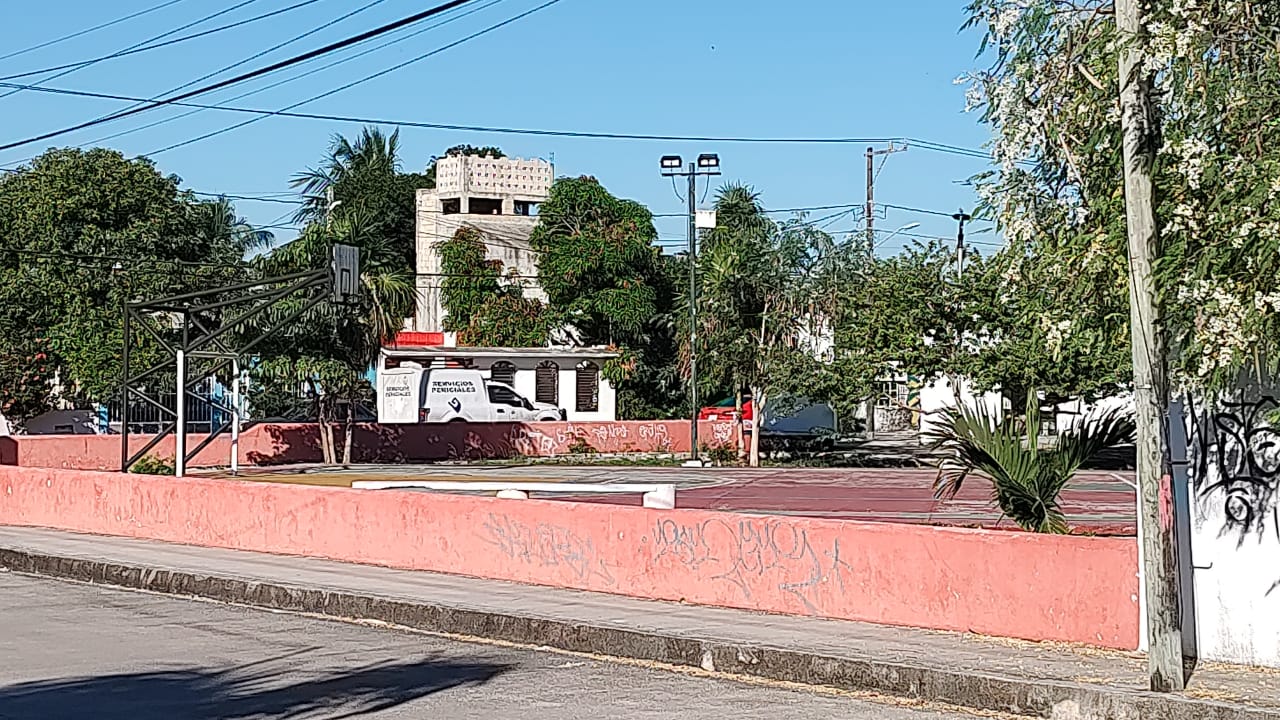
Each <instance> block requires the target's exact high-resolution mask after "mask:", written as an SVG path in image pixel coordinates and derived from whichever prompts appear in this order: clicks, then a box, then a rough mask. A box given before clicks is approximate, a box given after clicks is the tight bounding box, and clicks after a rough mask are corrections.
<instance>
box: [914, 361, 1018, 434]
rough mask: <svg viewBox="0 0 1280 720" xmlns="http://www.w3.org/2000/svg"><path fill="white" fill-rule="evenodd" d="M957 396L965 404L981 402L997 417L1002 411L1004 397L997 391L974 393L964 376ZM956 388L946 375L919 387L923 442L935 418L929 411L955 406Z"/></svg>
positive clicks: (971, 385)
mask: <svg viewBox="0 0 1280 720" xmlns="http://www.w3.org/2000/svg"><path fill="white" fill-rule="evenodd" d="M959 384H960V391H959V396H960V400H961V402H963V403H965V404H966V405H970V406H972V405H975V404H976V403H978V402H982V403H983V404H984V405H986V406H987V407H988V408H989V409H990V410H991V411H992V412H994V413H996V414H997V417H998V416H999V415H1000V414H1002V413H1003V412H1004V398H1003V397H1001V395H1000V393H998V392H986V393H982V394H981V395H975V394H974V392H973V384H972V383H971V382H969V381H968V380H965V379H964V378H961V379H960V381H959ZM956 395H957V393H956V390H955V389H954V388H953V387H952V384H951V379H950V378H948V377H940V378H938V379H936V380H933V381H931V382H929V383H926V384H925V386H924V387H922V388H920V439H921V442H925V440H926V434H927V433H928V432H929V431H930V430H932V429H933V427H934V425H935V423H936V422H937V420H936V418H935V417H934V416H933V415H931V413H936V412H937V411H939V410H942V409H943V408H949V407H955V406H956Z"/></svg>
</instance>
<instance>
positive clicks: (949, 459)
mask: <svg viewBox="0 0 1280 720" xmlns="http://www.w3.org/2000/svg"><path fill="white" fill-rule="evenodd" d="M936 417H937V424H936V425H935V427H934V428H933V429H932V430H930V431H929V432H928V433H927V435H926V437H927V439H929V440H930V441H931V444H932V446H933V449H934V450H936V451H941V452H942V453H943V454H944V456H945V457H944V459H943V460H942V462H941V463H940V464H939V466H938V477H937V479H936V480H935V482H934V493H935V495H936V496H937V497H940V498H943V497H945V498H952V497H955V495H956V493H958V492H960V487H961V485H962V484H963V483H964V480H965V478H966V477H968V475H969V473H971V472H976V473H978V474H980V475H983V476H984V477H986V478H988V479H989V480H991V485H992V499H993V500H994V501H995V503H996V504H997V505H998V506H999V507H1000V510H1001V512H1003V513H1004V514H1005V515H1007V516H1008V517H1009V518H1010V519H1011V520H1013V521H1014V522H1015V523H1017V524H1018V526H1019V527H1021V528H1023V529H1024V530H1030V531H1032V532H1040V533H1067V532H1068V531H1069V530H1070V528H1069V527H1068V526H1067V519H1066V516H1065V515H1064V514H1063V512H1062V507H1061V505H1060V504H1059V495H1060V494H1061V493H1062V489H1063V488H1064V487H1066V485H1067V483H1069V482H1071V479H1072V478H1074V477H1075V474H1076V473H1077V472H1078V471H1079V470H1080V468H1081V466H1083V465H1084V463H1085V462H1087V461H1089V460H1090V459H1091V458H1093V457H1094V456H1096V455H1098V454H1099V453H1100V452H1102V451H1104V450H1107V449H1110V448H1113V447H1115V446H1117V445H1121V444H1124V443H1131V442H1133V440H1134V433H1135V427H1134V423H1133V418H1132V417H1131V416H1130V414H1129V413H1128V412H1127V411H1122V410H1120V409H1112V410H1108V411H1104V412H1100V413H1091V414H1090V415H1088V416H1086V417H1085V418H1083V419H1082V420H1081V421H1080V422H1078V423H1076V424H1075V425H1074V426H1073V427H1071V428H1070V429H1068V430H1067V431H1065V432H1063V433H1062V435H1061V436H1060V437H1059V438H1058V443H1057V445H1056V446H1055V447H1053V448H1040V447H1039V446H1038V444H1037V441H1036V438H1038V437H1039V436H1040V419H1039V416H1038V413H1036V412H1035V411H1032V412H1029V413H1028V418H1027V422H1026V424H1025V425H1026V427H1025V437H1027V438H1030V440H1029V441H1028V440H1024V428H1023V427H1022V423H1020V422H1019V419H1018V418H1016V417H1012V416H1011V415H1008V414H1005V415H1004V416H1003V417H1000V416H997V415H996V413H995V412H993V411H992V410H991V409H989V408H988V407H987V406H986V405H978V406H976V407H973V406H965V405H961V406H959V407H956V408H947V409H945V410H943V411H940V412H939V413H937V415H936Z"/></svg>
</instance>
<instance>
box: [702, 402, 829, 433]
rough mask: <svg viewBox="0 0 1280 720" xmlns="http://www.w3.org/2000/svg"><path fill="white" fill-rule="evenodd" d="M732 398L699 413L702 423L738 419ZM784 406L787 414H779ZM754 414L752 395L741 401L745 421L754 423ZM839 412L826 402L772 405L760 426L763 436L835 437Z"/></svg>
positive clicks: (705, 408) (767, 409)
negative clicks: (778, 409)
mask: <svg viewBox="0 0 1280 720" xmlns="http://www.w3.org/2000/svg"><path fill="white" fill-rule="evenodd" d="M734 405H735V401H734V399H733V398H731V397H730V398H725V399H724V400H721V401H720V402H718V403H716V404H715V405H709V406H707V407H704V408H701V409H700V410H699V411H698V419H699V420H709V421H715V420H736V419H737V411H736V410H735V409H734ZM778 406H783V407H784V409H785V410H786V412H785V413H782V414H779V413H777V411H776V410H775V409H774V408H776V407H778ZM754 415H755V410H754V404H753V403H752V402H751V398H750V396H744V397H743V399H742V421H743V422H747V423H749V422H751V420H752V418H753V417H754ZM839 429H840V428H839V423H838V422H837V419H836V412H835V410H834V409H832V407H831V406H830V405H827V404H826V403H811V402H808V401H804V400H798V401H797V400H791V401H787V402H780V403H778V405H772V404H771V405H770V407H768V408H766V409H765V417H764V422H762V423H761V428H760V435H761V437H765V436H777V437H817V436H824V435H832V434H834V433H836V432H837V431H838V430H839Z"/></svg>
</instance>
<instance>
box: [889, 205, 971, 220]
mask: <svg viewBox="0 0 1280 720" xmlns="http://www.w3.org/2000/svg"><path fill="white" fill-rule="evenodd" d="M876 204H877V205H880V206H881V207H887V208H891V209H893V210H901V211H903V212H911V213H919V214H921V215H937V216H940V217H948V218H949V217H951V215H952V213H949V212H944V211H942V210H926V209H924V208H914V207H907V206H906V205H893V204H890V203H884V202H882V203H876Z"/></svg>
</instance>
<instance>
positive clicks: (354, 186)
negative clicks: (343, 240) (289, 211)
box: [292, 127, 435, 272]
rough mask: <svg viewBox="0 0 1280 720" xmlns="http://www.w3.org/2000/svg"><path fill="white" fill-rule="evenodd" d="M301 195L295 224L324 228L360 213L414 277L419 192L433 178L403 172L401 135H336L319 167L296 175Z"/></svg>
mask: <svg viewBox="0 0 1280 720" xmlns="http://www.w3.org/2000/svg"><path fill="white" fill-rule="evenodd" d="M292 184H293V186H294V187H296V188H298V189H299V191H300V192H301V193H302V196H303V205H302V207H301V208H299V210H298V212H297V213H296V214H295V215H294V220H295V221H297V222H304V223H321V222H325V221H327V220H328V219H329V218H330V216H331V215H332V218H333V219H337V218H341V217H345V216H347V215H349V214H353V213H355V214H359V215H360V216H361V220H360V222H361V225H362V227H363V228H364V230H363V231H364V232H366V233H368V235H369V237H371V238H377V239H378V240H379V242H380V243H382V244H383V245H385V246H386V247H387V248H388V252H390V253H392V256H391V257H393V258H394V259H395V261H396V262H397V263H398V264H400V265H401V266H403V267H404V268H406V269H407V270H408V271H409V272H413V267H414V257H415V255H414V253H415V248H414V243H415V237H416V235H415V224H416V222H417V191H418V189H419V188H431V187H434V186H435V180H434V177H428V176H426V175H422V174H417V173H404V172H401V159H400V131H399V130H396V131H394V132H392V133H391V134H390V135H387V134H386V133H384V132H382V130H380V129H379V128H376V127H366V128H364V129H363V130H361V132H360V135H359V136H358V137H357V138H355V139H354V140H349V139H347V138H346V137H343V136H342V135H335V136H334V137H333V140H332V141H331V143H330V145H329V151H328V153H326V155H325V157H324V159H323V160H322V161H321V162H320V164H319V165H317V166H315V167H312V168H308V169H307V170H305V171H303V172H301V173H298V174H297V175H295V176H294V178H293V181H292Z"/></svg>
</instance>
